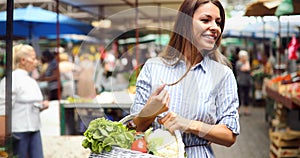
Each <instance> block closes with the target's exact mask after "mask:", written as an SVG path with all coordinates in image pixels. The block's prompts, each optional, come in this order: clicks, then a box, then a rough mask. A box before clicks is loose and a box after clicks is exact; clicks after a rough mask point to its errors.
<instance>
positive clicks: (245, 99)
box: [238, 85, 251, 106]
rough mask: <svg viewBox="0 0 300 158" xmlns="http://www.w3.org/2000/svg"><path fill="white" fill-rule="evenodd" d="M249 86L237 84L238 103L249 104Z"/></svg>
mask: <svg viewBox="0 0 300 158" xmlns="http://www.w3.org/2000/svg"><path fill="white" fill-rule="evenodd" d="M250 88H251V87H250V86H243V85H239V87H238V93H239V103H240V105H242V104H243V105H244V106H248V105H249V91H250Z"/></svg>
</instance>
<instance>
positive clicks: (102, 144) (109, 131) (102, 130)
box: [82, 117, 135, 154]
mask: <svg viewBox="0 0 300 158" xmlns="http://www.w3.org/2000/svg"><path fill="white" fill-rule="evenodd" d="M134 133H135V131H134V130H128V129H127V128H126V126H125V125H123V124H122V123H120V122H114V121H110V120H107V119H105V118H103V117H101V118H97V119H95V120H92V121H91V122H90V124H89V127H88V128H87V130H86V131H85V132H84V136H85V139H84V140H83V141H82V146H83V147H84V148H89V149H90V150H91V151H92V152H93V153H97V154H99V153H101V152H102V151H103V150H104V151H107V152H109V151H111V150H112V146H119V147H121V148H126V149H130V148H131V144H132V142H133V140H134Z"/></svg>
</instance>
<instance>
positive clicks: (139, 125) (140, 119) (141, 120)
mask: <svg viewBox="0 0 300 158" xmlns="http://www.w3.org/2000/svg"><path fill="white" fill-rule="evenodd" d="M165 86H166V85H165V84H164V85H161V86H160V87H158V88H157V89H156V90H155V91H154V92H153V93H152V94H151V96H150V97H149V99H148V101H147V103H146V105H145V106H144V107H143V109H142V110H141V111H140V112H139V114H138V115H137V116H136V117H135V118H134V119H133V122H134V124H135V125H136V130H137V131H145V130H147V129H148V128H149V126H150V125H151V124H152V122H153V121H154V120H155V118H156V116H157V115H158V114H161V113H163V112H166V111H168V104H169V100H170V98H169V93H168V92H167V91H166V90H164V88H165Z"/></svg>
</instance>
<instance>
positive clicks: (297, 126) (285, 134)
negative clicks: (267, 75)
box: [264, 73, 300, 157]
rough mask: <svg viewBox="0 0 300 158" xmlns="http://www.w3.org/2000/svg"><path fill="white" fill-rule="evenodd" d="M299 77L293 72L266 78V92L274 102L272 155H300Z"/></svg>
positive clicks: (271, 113) (271, 138)
mask: <svg viewBox="0 0 300 158" xmlns="http://www.w3.org/2000/svg"><path fill="white" fill-rule="evenodd" d="M298 77H299V75H298V73H293V74H288V75H282V76H277V77H274V78H272V79H265V80H264V86H265V92H266V94H267V97H268V98H269V99H270V100H272V103H273V106H272V107H271V109H273V110H272V112H269V115H272V119H271V120H270V125H271V128H270V130H269V136H270V157H299V156H300V154H299V149H300V102H299V100H300V82H298ZM267 105H268V104H267ZM269 106H270V104H269ZM267 109H268V108H267ZM269 109H270V108H269Z"/></svg>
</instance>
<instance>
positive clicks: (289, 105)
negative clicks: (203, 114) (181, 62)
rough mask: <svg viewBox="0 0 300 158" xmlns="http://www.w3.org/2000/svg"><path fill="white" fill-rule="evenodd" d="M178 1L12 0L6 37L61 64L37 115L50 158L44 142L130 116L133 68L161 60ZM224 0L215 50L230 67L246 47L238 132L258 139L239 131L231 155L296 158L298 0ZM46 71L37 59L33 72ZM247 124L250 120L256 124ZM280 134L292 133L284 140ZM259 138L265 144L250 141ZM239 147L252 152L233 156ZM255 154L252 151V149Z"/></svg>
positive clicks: (1, 28)
mask: <svg viewBox="0 0 300 158" xmlns="http://www.w3.org/2000/svg"><path fill="white" fill-rule="evenodd" d="M181 2H182V0H159V1H158V0H110V1H104V0H102V1H100V0H56V1H55V0H15V1H14V22H13V25H14V30H13V32H12V39H13V41H11V42H12V43H13V44H16V43H28V44H31V45H32V46H34V48H35V50H36V52H37V54H38V57H39V56H40V55H41V52H43V51H44V50H47V49H49V50H51V51H52V52H55V53H56V55H57V57H58V60H59V61H60V64H61V65H62V66H60V69H61V76H60V78H59V79H60V80H61V85H60V88H61V89H62V91H61V96H60V98H61V99H60V100H58V101H54V102H52V106H50V108H49V109H48V111H45V112H43V114H42V121H43V122H42V124H43V129H42V133H43V134H44V136H45V139H44V140H45V141H47V142H43V143H44V144H45V145H44V146H47V147H49V146H56V148H55V149H53V150H51V151H48V153H50V154H49V155H47V157H64V156H66V155H59V156H55V154H54V153H55V152H58V151H59V149H61V146H59V145H57V144H56V143H57V142H50V141H52V140H54V139H57V140H61V142H64V141H72V140H74V142H77V143H78V142H80V140H81V139H82V137H81V136H82V133H83V132H84V131H85V130H86V128H87V126H88V123H89V122H90V121H91V120H93V119H95V118H97V117H102V116H103V117H106V118H108V119H111V120H113V121H118V120H120V119H121V118H123V117H124V116H126V115H128V110H129V107H130V105H131V104H132V98H133V97H134V93H135V81H136V77H137V75H138V72H139V70H140V68H141V67H142V66H143V63H144V62H145V61H146V60H147V59H148V58H150V57H154V56H157V54H158V53H159V52H160V51H162V50H163V49H164V47H165V46H166V45H167V43H168V40H169V35H170V33H171V32H172V27H173V26H172V25H173V22H174V21H175V17H176V14H177V10H178V7H179V6H180V4H181ZM7 4H8V1H6V0H0V11H1V12H0V77H1V78H2V77H3V76H4V75H5V70H6V69H5V66H6V63H7V61H6V59H7V58H6V53H7V50H6V46H7V42H8V39H9V38H8V36H9V35H8V34H7V32H6V31H7V30H6V29H7V28H6V26H7V25H6V24H7V23H6V22H7V20H6V15H7V14H6V10H7ZM222 4H223V5H224V7H225V9H226V17H227V19H226V25H225V29H224V33H223V40H222V47H221V48H220V51H221V52H222V53H223V54H224V55H226V56H227V57H228V58H229V59H230V60H231V61H232V62H233V63H234V61H235V60H236V57H237V52H236V51H237V50H241V49H244V50H247V51H248V52H249V53H250V60H251V66H252V76H253V81H254V84H253V86H252V89H251V94H249V95H250V96H251V99H252V106H251V107H252V108H253V112H255V113H254V114H253V115H252V116H251V117H252V119H249V118H245V117H242V118H241V125H242V130H244V131H252V132H255V130H256V132H257V135H253V138H255V139H252V140H249V138H248V135H249V134H251V132H250V133H247V132H245V135H243V132H244V131H242V134H241V136H240V139H239V140H238V143H237V145H235V146H234V147H233V149H231V151H230V152H233V153H235V155H236V157H241V156H243V157H282V156H287V155H282V153H281V151H283V152H288V151H290V154H291V155H288V156H290V157H299V156H300V154H299V153H300V152H299V144H300V143H299V141H300V137H299V134H298V133H297V132H299V130H300V114H299V113H300V110H299V109H300V86H299V81H300V79H299V77H300V72H299V67H300V65H299V63H300V62H299V58H298V57H299V52H298V47H299V42H298V40H299V36H300V32H299V28H300V1H298V0H222ZM19 11H23V12H20V13H19ZM35 11H38V13H36V12H35ZM43 13H47V15H45V14H43ZM57 13H59V16H57V15H58V14H57ZM36 15H37V17H36V18H35V16H36ZM291 41H294V42H291ZM43 69H44V67H43V66H42V65H41V66H40V67H39V70H38V72H40V73H41V72H42V70H43ZM46 84H47V83H45V82H40V86H41V88H42V89H44V90H45V89H46ZM89 87H92V88H89ZM45 91H46V90H45ZM45 91H44V92H45ZM45 96H46V94H45ZM251 117H250V118H251ZM49 118H50V119H49ZM251 120H252V122H251ZM1 121H2V122H1ZM249 121H250V122H249ZM0 122H1V128H0V129H1V130H2V129H5V126H4V125H5V121H3V117H2V118H1V120H0ZM248 126H253V129H249V127H248ZM291 130H292V132H295V131H297V132H296V134H295V133H292V134H291ZM252 134H253V133H252ZM282 135H289V136H291V135H292V136H291V137H288V138H285V137H284V138H283V137H282ZM1 136H2V137H1ZM3 136H5V132H4V131H0V145H1V146H2V147H1V148H0V150H1V149H6V148H5V143H4V139H3V138H5V137H3ZM68 136H70V137H68ZM1 138H2V139H1ZM285 139H293V142H289V143H287V144H285V145H282V141H283V142H286V140H285ZM259 140H262V142H258V141H259ZM248 141H250V142H249V143H247V142H248ZM251 141H252V142H251ZM253 141H256V142H253ZM1 142H2V143H1ZM274 142H275V143H274ZM259 143H261V145H256V144H259ZM53 144H56V145H53ZM61 145H62V144H61ZM62 146H63V145H62ZM66 146H67V145H66ZM243 147H244V148H246V149H249V151H247V152H246V151H245V150H241V152H239V151H240V149H242V148H243ZM285 148H289V149H291V150H288V151H287V150H286V149H285ZM80 149H81V146H79V147H78V146H77V147H76V150H75V149H73V151H74V152H75V151H78V152H79V153H82V154H83V155H86V154H88V151H82V150H80ZM215 149H216V150H217V155H218V156H219V155H222V156H224V155H226V156H227V155H229V157H234V156H232V155H231V156H230V154H226V151H227V150H228V149H223V148H222V147H218V146H215ZM45 150H46V149H45ZM257 150H259V152H258V155H256V154H253V153H254V152H255V151H257ZM70 152H71V153H72V151H70ZM70 152H66V153H69V154H70ZM230 152H229V153H230ZM242 152H244V153H245V152H246V153H247V154H243V153H242ZM48 153H47V154H48ZM227 153H228V151H227ZM295 153H296V154H295ZM51 154H53V155H51ZM242 154H243V155H242ZM79 155H80V154H79ZM79 155H76V153H73V155H72V156H71V157H73V156H74V157H81V156H82V155H81V156H79ZM69 156H70V155H69ZM222 156H221V157H222Z"/></svg>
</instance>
